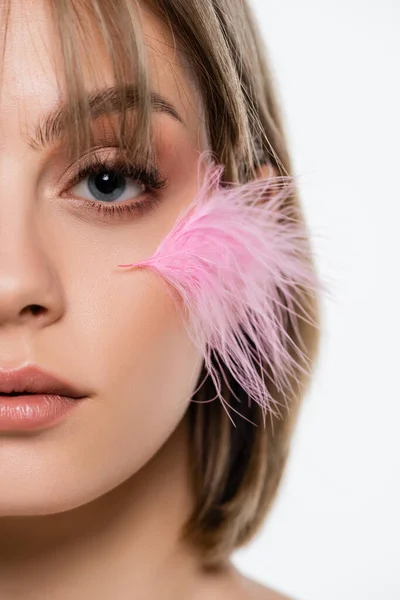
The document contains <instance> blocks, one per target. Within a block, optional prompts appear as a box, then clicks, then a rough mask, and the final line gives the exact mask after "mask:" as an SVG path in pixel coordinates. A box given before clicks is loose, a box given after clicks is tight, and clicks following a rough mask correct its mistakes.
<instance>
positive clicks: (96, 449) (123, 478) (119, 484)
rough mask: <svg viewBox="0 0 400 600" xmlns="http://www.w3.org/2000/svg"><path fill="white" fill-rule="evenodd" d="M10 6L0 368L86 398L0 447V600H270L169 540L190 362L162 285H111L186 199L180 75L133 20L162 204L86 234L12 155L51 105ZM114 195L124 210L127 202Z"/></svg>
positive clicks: (193, 352) (186, 143) (32, 32)
mask: <svg viewBox="0 0 400 600" xmlns="http://www.w3.org/2000/svg"><path fill="white" fill-rule="evenodd" d="M21 4H22V3H21ZM18 5H20V3H13V6H12V10H13V12H12V14H11V22H10V32H9V36H10V37H9V41H8V45H7V50H6V54H5V59H4V70H3V80H2V95H1V108H0V197H1V202H0V366H1V367H2V368H10V367H18V366H20V365H23V364H24V363H25V362H34V363H35V364H37V365H39V366H41V367H43V368H44V369H46V370H50V371H51V372H53V373H55V374H59V375H60V376H62V377H65V378H67V379H69V380H70V381H72V382H74V383H75V384H76V385H78V386H80V387H83V388H84V389H85V390H87V394H88V397H87V398H86V399H85V401H84V402H82V403H81V404H80V406H79V407H77V408H75V409H74V410H73V411H72V412H71V413H70V414H69V415H68V417H67V418H66V419H64V420H63V421H61V422H60V423H58V424H57V425H56V426H54V427H52V428H48V429H44V430H41V431H39V432H35V434H34V435H33V434H32V433H29V434H22V435H18V436H16V435H14V434H12V433H10V432H4V431H2V432H0V480H1V489H0V540H1V543H0V597H2V598H7V599H8V600H12V599H13V598H24V599H25V600H30V599H33V598H51V599H52V600H69V599H71V600H72V599H74V600H79V599H80V598H82V599H84V598H85V599H86V598H96V599H97V600H102V599H104V600H105V599H109V598H121V599H123V598H131V597H133V594H134V597H135V598H146V600H152V599H158V598H163V600H168V599H174V600H175V599H176V598H185V599H188V600H191V599H193V600H203V598H210V597H212V598H215V599H217V600H218V599H219V598H221V599H222V598H231V599H232V598H233V599H235V598H238V599H242V598H243V599H245V598H254V599H257V598H269V599H270V600H271V599H273V598H276V599H279V598H281V599H284V596H281V595H279V594H277V593H276V592H273V591H272V590H269V589H267V588H265V587H264V586H261V585H259V584H256V583H255V582H252V581H251V580H249V579H248V578H245V577H243V575H241V574H240V573H239V572H238V571H237V570H236V569H235V568H234V567H233V565H232V564H228V565H227V567H226V569H223V570H222V571H221V572H219V573H217V574H214V575H207V574H205V573H203V572H202V571H201V569H200V567H199V559H198V555H197V552H196V550H195V549H194V548H191V547H188V546H184V545H183V544H182V543H181V542H180V541H178V533H179V530H180V528H181V526H182V524H183V523H184V522H185V521H186V519H187V517H188V516H189V514H190V513H191V509H192V506H193V496H192V492H191V486H190V483H189V482H190V464H189V452H188V447H187V441H188V440H187V431H188V430H187V413H186V409H187V407H188V404H189V401H190V397H191V394H192V392H193V390H194V389H195V386H196V383H197V378H198V375H199V373H200V368H201V363H202V357H201V355H200V353H199V351H198V350H197V349H195V348H194V347H193V345H192V343H191V342H190V340H189V338H188V335H187V333H186V331H185V328H184V325H183V323H182V321H181V318H180V317H179V315H178V313H177V311H176V310H175V308H174V304H173V302H172V300H171V298H170V296H169V294H168V292H167V288H166V285H165V283H164V282H163V281H161V280H160V279H159V278H157V277H156V276H153V275H151V274H149V273H148V272H145V271H135V272H134V271H130V272H125V271H123V270H118V269H116V265H118V264H126V263H130V262H135V261H138V260H141V259H143V258H145V257H148V256H150V255H151V254H152V253H153V252H154V250H155V249H156V247H157V246H158V244H159V242H160V241H161V239H162V238H163V236H164V235H165V234H166V233H167V232H168V230H169V229H170V228H171V226H172V224H173V222H174V220H175V218H176V216H177V214H178V212H179V210H180V208H182V207H183V206H185V205H186V204H188V203H189V202H190V201H191V199H192V198H193V196H194V194H195V193H196V189H197V163H198V156H199V152H200V151H201V150H203V149H205V148H206V144H207V142H206V137H205V132H204V127H203V120H202V118H201V105H200V103H199V102H200V101H199V94H198V93H196V90H195V87H194V84H193V81H192V79H191V78H190V74H189V72H188V69H187V67H186V66H185V64H184V61H183V60H180V57H179V54H176V53H175V52H174V50H173V40H172V38H171V37H170V34H169V32H168V31H167V29H166V28H164V25H163V24H162V23H160V22H159V21H157V20H156V19H154V17H151V16H150V15H148V14H147V13H144V14H143V28H144V32H145V34H146V36H149V37H148V39H149V40H151V43H149V44H148V49H149V63H148V64H149V71H150V76H151V81H152V89H153V90H154V91H157V92H159V93H160V94H161V95H162V96H163V97H164V98H166V99H167V100H168V101H169V102H170V103H171V104H173V106H174V107H175V109H176V110H177V112H178V113H179V114H180V115H181V117H182V119H183V120H184V124H181V123H179V122H178V121H177V120H175V119H173V118H171V116H168V115H166V114H162V113H157V114H154V116H153V125H154V129H155V132H156V138H157V162H158V164H159V166H160V168H161V169H162V172H163V174H164V175H165V176H166V177H167V179H168V183H167V185H166V187H165V189H163V190H162V191H161V194H162V197H163V200H162V203H161V204H160V205H159V206H158V207H157V208H156V209H155V210H154V211H152V212H149V213H146V214H144V215H141V216H133V215H131V216H130V217H129V218H127V219H126V220H124V221H120V220H118V219H115V220H114V221H113V220H112V219H110V220H102V218H101V217H100V216H99V215H98V214H97V213H95V212H94V211H92V212H90V211H89V210H87V211H84V210H80V211H79V210H77V209H76V208H72V206H71V205H70V204H69V203H68V199H67V197H66V196H62V195H61V192H62V191H64V190H62V189H61V187H62V186H61V184H60V181H61V180H62V176H63V173H65V172H66V170H67V169H68V170H70V167H71V165H69V164H68V163H67V161H66V157H65V154H64V153H63V151H62V150H60V149H59V148H58V147H57V146H56V145H55V146H52V147H49V148H47V149H46V150H43V151H40V152H39V153H38V152H35V151H34V150H33V149H32V148H31V147H29V145H28V144H27V141H26V136H25V134H26V131H32V130H33V129H34V127H35V125H36V123H37V122H38V120H39V118H40V117H42V116H43V115H44V114H45V113H46V112H47V111H48V110H50V109H51V108H53V107H54V106H55V105H56V104H57V102H58V101H59V88H58V85H59V82H60V81H61V85H62V84H63V82H62V63H61V59H60V57H59V55H58V53H57V43H56V41H55V40H54V33H53V29H52V23H51V21H50V19H49V16H48V13H47V11H45V9H44V6H43V4H42V2H41V1H39V0H37V1H36V0H35V2H30V3H24V6H23V11H24V12H23V14H22V13H21V12H20V10H19V9H18ZM98 51H99V56H100V55H101V56H103V59H102V64H103V65H104V76H105V81H106V82H107V83H109V84H112V83H113V81H112V76H111V70H110V66H109V64H108V62H107V58H106V56H105V55H104V49H103V48H101V47H100V46H99V49H98ZM64 84H65V82H64ZM87 88H88V90H92V89H94V82H93V81H91V80H90V77H89V76H88V79H87ZM108 154H109V155H110V154H111V155H112V152H111V153H110V152H108ZM75 167H76V165H75ZM266 174H267V173H261V175H262V176H265V175H266ZM63 181H64V180H63ZM132 186H133V187H132V188H131V189H132V194H131V196H129V195H128V196H126V197H124V200H123V201H124V202H127V201H128V200H129V199H134V198H135V194H136V196H137V199H138V200H140V190H139V188H138V186H136V187H135V186H134V182H132ZM65 188H67V186H66V185H65V186H64V189H65ZM74 190H75V191H74V193H73V195H74V196H75V197H78V198H79V202H77V204H79V206H82V207H83V206H84V205H85V203H87V202H88V201H90V200H92V201H93V200H95V199H96V198H94V197H93V195H92V194H91V192H90V191H89V190H88V188H87V187H86V186H85V185H84V182H83V183H81V184H80V186H79V188H77V187H74ZM70 193H72V192H71V191H70ZM98 201H99V202H101V200H98ZM115 202H118V200H116V201H115ZM75 206H76V205H75ZM33 304H35V305H39V306H41V307H42V308H43V309H44V310H43V312H42V313H41V314H36V313H33V312H31V311H30V309H29V307H30V305H33ZM172 349H173V351H171V350H172ZM21 575H22V576H21Z"/></svg>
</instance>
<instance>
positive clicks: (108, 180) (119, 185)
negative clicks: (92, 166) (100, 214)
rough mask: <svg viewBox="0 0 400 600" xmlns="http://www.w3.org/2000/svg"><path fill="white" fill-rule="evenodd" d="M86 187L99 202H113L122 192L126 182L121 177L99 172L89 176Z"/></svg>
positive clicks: (108, 172)
mask: <svg viewBox="0 0 400 600" xmlns="http://www.w3.org/2000/svg"><path fill="white" fill-rule="evenodd" d="M88 186H89V189H90V192H91V193H92V194H93V195H94V196H96V197H97V198H98V199H99V200H115V199H116V198H118V197H119V196H120V195H121V194H122V193H123V192H124V190H125V187H126V182H125V178H124V177H123V176H122V175H118V174H113V173H112V172H110V171H101V172H99V173H96V174H95V175H90V176H89V178H88ZM115 188H116V189H115Z"/></svg>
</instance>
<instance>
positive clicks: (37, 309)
mask: <svg viewBox="0 0 400 600" xmlns="http://www.w3.org/2000/svg"><path fill="white" fill-rule="evenodd" d="M43 310H44V309H43V306H39V304H32V305H31V311H32V314H33V315H37V314H39V313H41V312H42V311H43Z"/></svg>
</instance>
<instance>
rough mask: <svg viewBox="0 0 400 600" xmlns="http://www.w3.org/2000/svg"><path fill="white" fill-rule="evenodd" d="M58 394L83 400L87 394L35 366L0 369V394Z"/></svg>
mask: <svg viewBox="0 0 400 600" xmlns="http://www.w3.org/2000/svg"><path fill="white" fill-rule="evenodd" d="M13 392H16V393H23V392H28V393H31V394H56V395H60V396H67V397H69V398H83V397H84V396H86V393H85V392H84V391H83V390H80V389H78V388H77V387H76V386H74V385H72V384H71V383H70V382H68V381H66V380H65V379H61V378H60V377H58V376H55V375H52V374H51V373H48V372H46V371H43V370H42V369H39V367H36V366H35V365H27V366H24V367H22V368H20V369H13V370H10V369H0V393H3V394H11V393H13Z"/></svg>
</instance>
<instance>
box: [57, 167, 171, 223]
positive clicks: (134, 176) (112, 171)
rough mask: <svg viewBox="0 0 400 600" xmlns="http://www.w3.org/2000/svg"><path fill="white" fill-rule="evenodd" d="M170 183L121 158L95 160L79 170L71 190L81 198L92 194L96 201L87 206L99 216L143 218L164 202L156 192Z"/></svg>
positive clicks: (154, 172)
mask: <svg viewBox="0 0 400 600" xmlns="http://www.w3.org/2000/svg"><path fill="white" fill-rule="evenodd" d="M166 181H167V180H166V179H162V178H161V177H160V174H159V172H158V171H157V169H155V168H150V169H146V168H143V167H141V166H138V165H133V164H130V163H127V162H126V161H125V160H121V159H119V158H116V159H110V158H107V159H105V160H104V159H99V158H94V159H92V160H91V162H89V163H87V164H85V165H84V166H83V167H81V168H80V169H79V170H78V173H77V174H76V175H75V176H74V177H73V181H72V182H70V187H69V188H68V189H69V192H70V193H71V191H72V193H73V194H74V195H75V196H79V198H81V197H82V195H83V194H85V193H90V194H92V196H93V197H94V201H91V200H90V198H89V199H86V202H85V204H88V205H89V206H91V207H92V208H93V209H94V210H96V211H97V212H100V213H102V214H103V215H108V216H111V215H115V214H116V213H118V214H119V215H121V216H122V215H124V214H125V213H126V212H127V211H128V212H130V213H132V214H139V213H143V212H144V211H145V210H147V209H148V208H151V207H154V208H155V206H156V204H157V203H159V202H160V201H161V199H160V197H158V196H156V194H155V192H156V190H159V189H161V188H162V187H164V185H165V183H166ZM73 188H75V189H73ZM146 193H147V197H146ZM142 195H144V196H145V197H144V199H143V200H141V201H137V200H136V201H135V202H128V203H124V204H123V203H122V202H118V203H117V202H114V201H115V200H119V201H123V200H131V199H132V198H133V199H137V198H139V197H140V196H142Z"/></svg>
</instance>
